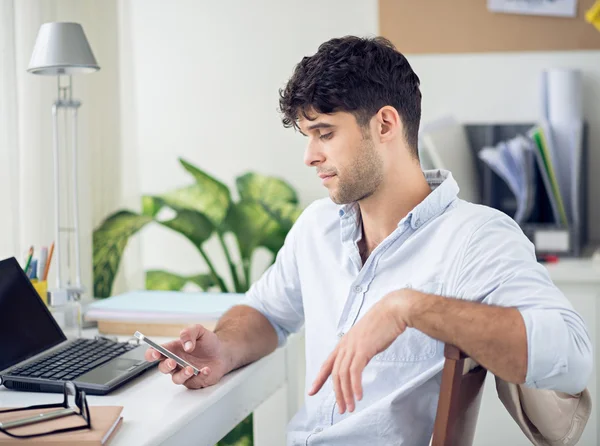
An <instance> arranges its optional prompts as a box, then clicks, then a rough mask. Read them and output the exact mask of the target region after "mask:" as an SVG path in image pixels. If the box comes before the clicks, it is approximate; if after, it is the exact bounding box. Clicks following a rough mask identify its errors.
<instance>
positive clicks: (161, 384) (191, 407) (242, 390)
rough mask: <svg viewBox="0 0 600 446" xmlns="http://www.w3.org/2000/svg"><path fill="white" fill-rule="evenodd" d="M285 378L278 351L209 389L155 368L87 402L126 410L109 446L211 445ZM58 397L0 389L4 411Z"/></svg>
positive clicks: (91, 332) (91, 334)
mask: <svg viewBox="0 0 600 446" xmlns="http://www.w3.org/2000/svg"><path fill="white" fill-rule="evenodd" d="M84 336H86V337H90V336H93V331H89V332H88V331H87V330H86V333H85V335H84ZM157 340H158V341H160V342H162V340H161V338H157ZM285 379H286V378H285V352H284V350H283V349H278V350H276V351H275V352H273V353H272V354H271V355H269V356H267V357H265V358H263V359H261V360H260V361H257V362H255V363H253V364H250V365H248V366H246V367H244V368H242V369H239V370H237V371H234V372H232V373H230V374H229V375H227V376H226V377H224V378H223V380H221V382H219V383H218V384H217V385H215V386H211V387H207V388H205V389H199V390H188V389H186V388H185V387H183V386H176V385H175V384H173V382H172V381H171V377H170V376H167V375H163V374H162V373H160V372H159V371H158V370H157V369H156V368H153V369H151V370H149V371H147V372H146V373H145V374H143V375H142V376H139V377H137V378H135V379H134V380H133V381H130V382H129V383H127V384H125V385H124V386H123V387H121V388H119V389H117V390H115V391H114V392H112V393H110V394H109V395H105V396H88V402H89V404H90V405H91V406H93V405H96V406H112V405H114V406H123V413H122V415H123V425H122V426H121V428H120V429H119V431H118V432H117V434H116V436H115V438H114V440H113V441H112V442H111V446H129V445H134V444H135V445H144V446H146V445H147V446H149V445H162V444H166V445H171V444H172V445H177V446H181V445H185V444H194V445H206V446H213V445H214V444H215V443H216V442H217V441H219V440H220V439H221V438H222V437H223V436H224V435H225V434H227V433H228V432H229V431H230V430H231V429H232V428H233V427H235V426H236V425H237V424H238V423H239V422H240V421H242V420H243V419H244V418H245V417H246V416H248V415H249V414H250V413H251V412H252V411H254V410H255V409H256V408H257V407H258V406H259V405H260V404H261V403H262V402H264V401H265V400H266V399H267V398H269V397H270V396H271V395H273V393H275V392H276V391H277V390H278V389H279V388H280V387H282V386H283V385H284V384H285ZM60 398H61V397H60V395H59V394H51V393H33V392H18V391H11V390H8V389H6V388H5V387H0V407H15V406H28V405H32V404H43V403H50V402H55V401H58V400H59V399H60ZM92 421H93V420H92Z"/></svg>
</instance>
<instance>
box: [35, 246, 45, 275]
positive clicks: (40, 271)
mask: <svg viewBox="0 0 600 446" xmlns="http://www.w3.org/2000/svg"><path fill="white" fill-rule="evenodd" d="M47 260H48V248H46V247H45V246H42V249H40V259H39V262H38V268H37V277H38V279H39V280H44V271H46V261H47Z"/></svg>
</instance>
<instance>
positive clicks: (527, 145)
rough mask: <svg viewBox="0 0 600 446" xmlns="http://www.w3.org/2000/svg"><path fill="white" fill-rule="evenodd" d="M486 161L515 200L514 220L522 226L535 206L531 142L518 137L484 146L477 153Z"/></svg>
mask: <svg viewBox="0 0 600 446" xmlns="http://www.w3.org/2000/svg"><path fill="white" fill-rule="evenodd" d="M479 158H481V160H482V161H483V162H485V163H486V164H487V165H488V166H489V167H490V168H491V169H492V170H493V171H494V172H496V174H498V176H499V177H500V178H502V179H503V180H504V182H505V183H506V184H507V185H508V187H509V189H510V190H511V192H512V193H513V194H514V195H515V198H516V200H517V211H516V213H515V215H514V216H513V218H514V220H515V221H516V222H517V223H519V224H521V223H524V222H525V221H527V219H528V218H529V216H530V215H531V212H532V211H533V207H534V205H535V203H534V201H535V192H536V187H535V179H534V165H533V163H534V161H533V147H532V142H531V140H530V139H527V138H525V137H523V136H517V137H516V138H514V139H511V140H509V141H503V142H500V143H499V144H498V145H496V147H485V148H483V149H481V150H480V151H479Z"/></svg>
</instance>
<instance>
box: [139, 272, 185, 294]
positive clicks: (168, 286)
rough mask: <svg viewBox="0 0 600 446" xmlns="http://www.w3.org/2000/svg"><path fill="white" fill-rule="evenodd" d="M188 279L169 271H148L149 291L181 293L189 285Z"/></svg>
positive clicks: (147, 282)
mask: <svg viewBox="0 0 600 446" xmlns="http://www.w3.org/2000/svg"><path fill="white" fill-rule="evenodd" d="M187 281H188V280H187V278H186V277H183V276H179V275H177V274H173V273H170V272H167V271H160V270H150V271H146V289H147V290H165V291H179V290H181V289H182V288H183V286H184V285H185V284H186V283H187Z"/></svg>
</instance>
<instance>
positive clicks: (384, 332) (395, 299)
mask: <svg viewBox="0 0 600 446" xmlns="http://www.w3.org/2000/svg"><path fill="white" fill-rule="evenodd" d="M405 291H408V290H400V291H394V292H392V293H389V294H387V295H386V296H385V297H383V298H382V299H381V300H380V301H379V302H377V303H376V304H375V305H373V307H372V308H371V309H370V310H369V311H368V312H367V314H365V315H364V316H363V317H362V318H361V319H360V321H358V323H357V324H356V325H355V326H354V327H352V329H351V330H350V331H348V333H346V335H345V336H344V337H343V338H342V339H341V341H340V342H339V343H338V345H337V347H336V348H335V350H334V351H333V353H331V355H329V357H328V358H327V360H326V361H325V363H324V364H323V366H322V367H321V370H320V371H319V373H318V375H317V378H316V379H315V382H314V383H313V386H312V388H311V390H310V391H309V393H308V394H309V395H314V394H316V393H317V392H318V391H319V389H321V387H322V386H323V384H324V383H325V381H327V378H328V377H329V375H331V376H332V380H333V388H334V390H335V395H336V400H337V404H338V407H339V410H340V413H344V412H345V411H346V408H347V409H348V411H349V412H352V411H353V410H354V398H355V397H356V400H359V401H360V400H361V399H362V384H361V377H362V371H363V369H364V368H365V367H366V366H367V364H368V363H369V361H370V360H371V359H372V358H373V356H375V355H376V354H377V353H380V352H382V351H383V350H385V349H386V348H388V347H389V346H390V344H391V343H392V342H394V340H395V339H396V338H397V337H398V336H400V335H401V334H402V333H403V332H404V330H406V327H407V325H408V322H407V321H408V309H409V304H410V302H409V301H410V299H408V296H409V294H408V293H406V292H405Z"/></svg>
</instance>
